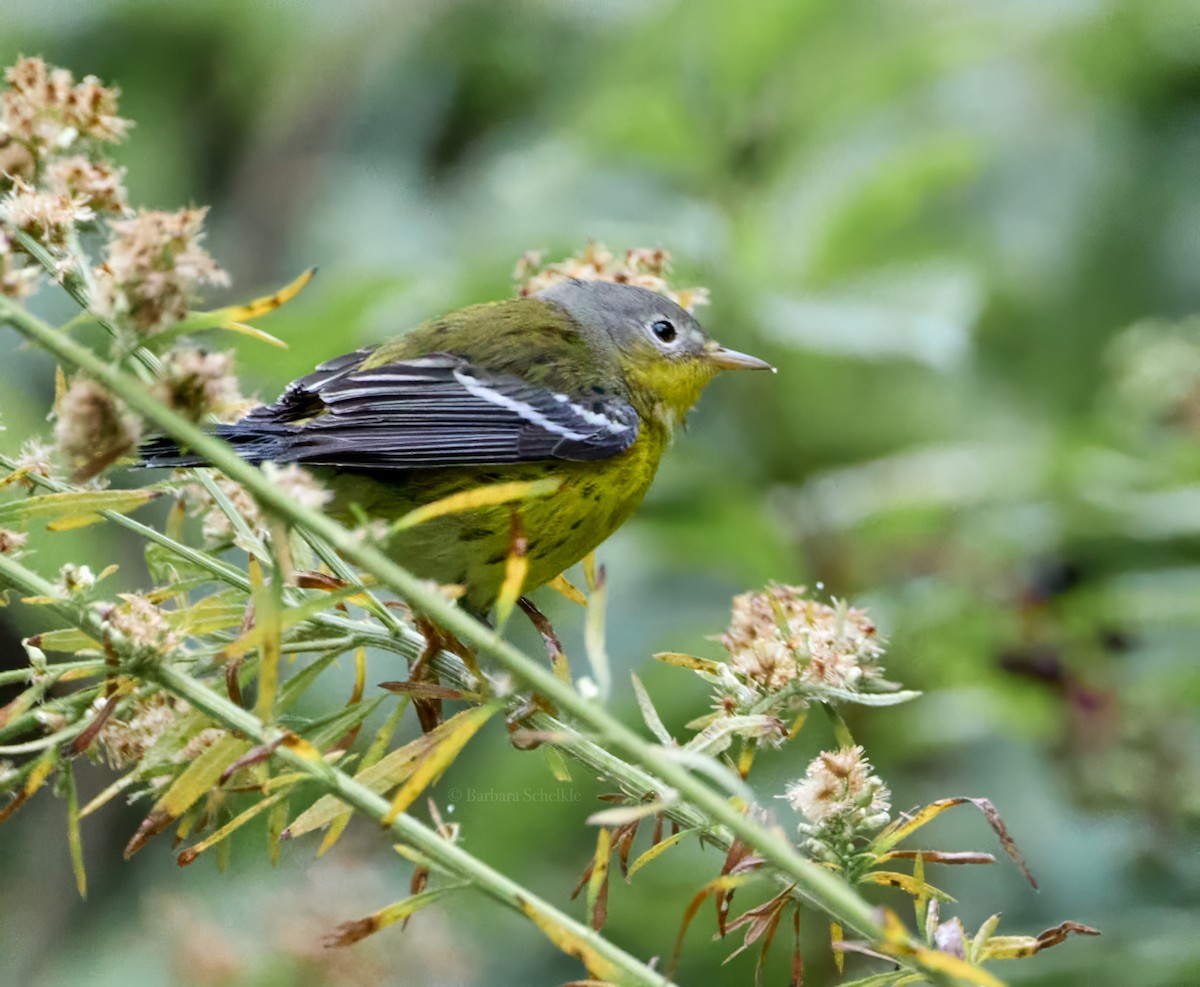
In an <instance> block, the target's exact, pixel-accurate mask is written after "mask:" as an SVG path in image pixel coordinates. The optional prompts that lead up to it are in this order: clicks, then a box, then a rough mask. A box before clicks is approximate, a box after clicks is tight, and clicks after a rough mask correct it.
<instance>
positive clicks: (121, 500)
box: [0, 490, 161, 524]
mask: <svg viewBox="0 0 1200 987" xmlns="http://www.w3.org/2000/svg"><path fill="white" fill-rule="evenodd" d="M159 496H161V493H160V492H159V491H157V490H81V491H74V492H71V493H48V494H39V495H38V496H36V497H26V498H25V499H24V500H18V501H14V502H13V503H11V504H0V524H11V523H13V522H20V521H29V520H32V519H33V518H67V519H69V520H71V521H72V523H77V521H78V518H80V517H81V516H88V515H91V514H95V512H97V511H116V512H117V513H118V514H127V513H129V512H130V511H133V510H136V509H137V508H139V507H142V506H144V505H145V504H148V503H150V501H152V500H154V499H155V498H156V497H159ZM87 523H88V524H91V523H92V522H91V521H88V522H87Z"/></svg>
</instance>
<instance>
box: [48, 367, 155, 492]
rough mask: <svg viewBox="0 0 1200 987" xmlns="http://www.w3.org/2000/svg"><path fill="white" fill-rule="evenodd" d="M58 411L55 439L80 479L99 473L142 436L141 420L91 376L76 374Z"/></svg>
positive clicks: (56, 410) (64, 458) (68, 463)
mask: <svg viewBox="0 0 1200 987" xmlns="http://www.w3.org/2000/svg"><path fill="white" fill-rule="evenodd" d="M55 412H56V414H57V416H58V421H57V423H56V424H55V427H54V439H55V442H56V444H57V446H58V450H59V453H60V454H61V455H62V457H63V460H64V461H65V463H66V464H67V468H68V469H69V470H70V471H71V475H72V476H73V477H74V478H75V479H76V480H77V481H83V480H89V479H91V478H92V477H94V476H96V475H97V474H98V473H100V472H101V471H102V470H104V469H105V468H106V467H108V466H110V465H111V464H112V463H114V462H116V461H117V460H118V459H120V458H121V457H122V456H124V455H125V454H126V453H128V452H130V451H131V450H132V449H133V447H134V446H135V445H136V444H137V442H138V440H139V439H140V438H141V433H142V428H141V422H140V420H139V419H137V418H135V417H134V416H133V415H132V414H131V413H130V412H129V409H128V408H126V407H125V405H124V403H123V402H122V401H120V400H119V399H117V398H115V397H113V396H112V395H111V394H109V393H108V391H106V390H105V389H104V388H103V387H101V386H100V385H99V384H98V383H96V381H94V380H92V379H91V378H89V377H84V376H82V375H76V377H75V378H74V380H72V381H71V385H70V387H68V388H67V391H66V393H65V394H63V396H62V397H61V398H60V399H59V402H58V406H57V407H56V409H55Z"/></svg>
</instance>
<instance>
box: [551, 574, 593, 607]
mask: <svg viewBox="0 0 1200 987" xmlns="http://www.w3.org/2000/svg"><path fill="white" fill-rule="evenodd" d="M546 585H547V586H548V587H549V588H550V589H552V590H554V591H555V592H556V593H560V594H561V595H563V596H565V597H566V598H567V599H568V600H570V601H571V602H572V603H578V604H579V605H580V606H581V607H586V606H587V597H586V596H584V595H583V593H581V592H580V591H579V589H578V587H576V586H575V585H574V584H573V583H572V582H571V581H570V580H569V579H567V577H566V576H564V575H563V574H562V573H561V572H560V573H559V574H558V575H557V576H555V577H554V578H553V579H551V580H550V582H548V583H546Z"/></svg>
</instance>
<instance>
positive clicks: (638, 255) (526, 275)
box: [513, 243, 708, 312]
mask: <svg viewBox="0 0 1200 987" xmlns="http://www.w3.org/2000/svg"><path fill="white" fill-rule="evenodd" d="M542 260H543V257H542V254H541V253H539V252H538V251H530V252H529V253H527V254H525V256H524V257H522V258H521V259H520V260H519V261H518V262H517V267H516V270H515V271H514V272H513V277H514V278H515V279H516V281H517V294H518V295H520V296H521V297H522V298H524V297H526V296H528V295H536V294H537V293H538V292H539V291H544V290H545V289H546V288H549V287H551V286H552V285H555V284H558V282H560V281H565V280H567V279H568V278H576V279H578V280H580V281H616V282H618V283H620V284H634V285H638V286H639V287H642V288H649V289H650V290H651V291H657V292H658V293H659V294H660V295H666V296H667V297H668V298H670V299H671V300H672V301H674V302H675V303H676V304H677V305H679V306H680V307H681V308H685V309H687V310H688V311H689V312H691V311H694V310H695V308H696V306H698V305H707V304H708V289H707V288H672V287H671V286H670V285H669V283H668V281H667V274H668V273H669V271H670V265H671V255H670V254H669V253H667V251H665V250H661V249H652V248H648V247H637V248H634V249H632V250H627V251H625V256H624V257H623V258H621V259H620V260H618V259H617V257H616V255H615V254H613V253H612V251H610V250H608V249H607V248H606V247H605V246H604V245H603V244H599V243H589V244H588V245H587V248H586V249H585V250H584V251H583V253H582V254H581V255H580V256H579V257H568V258H567V259H566V260H564V261H559V262H557V263H552V264H543V263H542Z"/></svg>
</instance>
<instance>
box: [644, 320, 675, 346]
mask: <svg viewBox="0 0 1200 987" xmlns="http://www.w3.org/2000/svg"><path fill="white" fill-rule="evenodd" d="M650 331H651V332H653V333H654V335H655V336H657V337H658V341H659V342H660V343H673V342H675V337H676V335H678V333H677V331H676V329H675V324H674V323H673V322H668V321H667V320H666V319H659V320H658V321H656V322H652V323H650Z"/></svg>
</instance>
